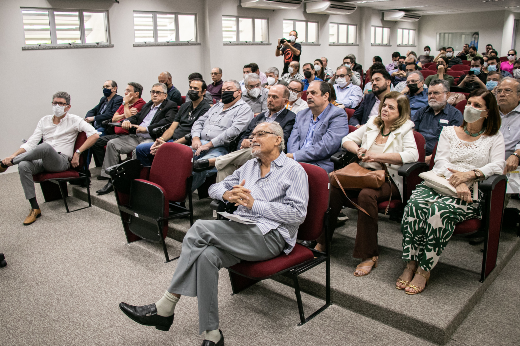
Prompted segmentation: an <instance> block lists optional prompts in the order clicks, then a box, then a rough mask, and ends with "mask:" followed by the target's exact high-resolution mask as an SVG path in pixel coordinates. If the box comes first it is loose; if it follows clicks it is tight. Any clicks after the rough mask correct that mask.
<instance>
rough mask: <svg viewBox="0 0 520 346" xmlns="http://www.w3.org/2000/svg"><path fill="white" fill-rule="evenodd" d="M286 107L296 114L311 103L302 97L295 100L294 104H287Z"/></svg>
mask: <svg viewBox="0 0 520 346" xmlns="http://www.w3.org/2000/svg"><path fill="white" fill-rule="evenodd" d="M285 108H287V109H288V110H290V111H291V112H293V113H294V114H298V112H299V111H301V110H304V109H306V108H309V105H308V104H307V102H305V101H303V100H302V99H301V97H300V98H298V99H297V100H296V101H294V103H293V105H292V106H291V105H290V104H289V103H287V104H286V105H285Z"/></svg>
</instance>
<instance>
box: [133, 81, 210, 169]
mask: <svg viewBox="0 0 520 346" xmlns="http://www.w3.org/2000/svg"><path fill="white" fill-rule="evenodd" d="M206 89H207V86H206V82H204V80H202V79H200V78H195V79H192V80H191V81H190V90H189V91H188V97H189V98H190V100H191V101H192V102H185V103H184V104H183V105H182V106H181V108H180V109H179V112H178V113H177V116H176V117H175V119H174V120H173V122H172V124H171V126H170V127H169V128H168V130H166V132H164V133H163V135H162V136H161V137H159V138H157V139H156V140H155V142H153V143H142V144H139V145H138V146H137V148H136V157H137V159H138V160H139V161H141V164H142V165H143V166H151V165H152V161H153V157H154V155H155V153H156V152H157V149H159V147H160V146H161V145H163V144H164V143H166V142H175V143H181V144H185V143H186V140H185V139H184V136H186V135H187V134H188V133H190V132H191V127H192V125H193V123H194V122H195V121H197V119H198V118H199V117H200V116H201V115H204V114H206V112H207V111H208V109H210V107H211V106H210V104H209V103H208V102H207V101H206V100H205V99H204V95H205V94H206Z"/></svg>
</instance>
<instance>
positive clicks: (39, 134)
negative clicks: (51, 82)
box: [0, 91, 99, 226]
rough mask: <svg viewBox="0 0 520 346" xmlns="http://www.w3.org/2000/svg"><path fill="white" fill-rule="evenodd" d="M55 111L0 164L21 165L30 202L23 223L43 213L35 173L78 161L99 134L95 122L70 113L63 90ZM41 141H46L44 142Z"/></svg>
mask: <svg viewBox="0 0 520 346" xmlns="http://www.w3.org/2000/svg"><path fill="white" fill-rule="evenodd" d="M52 110H53V115H46V116H44V117H43V118H41V119H40V121H39V122H38V125H37V126H36V129H35V130H34V133H33V134H32V136H31V137H30V138H29V139H28V140H27V142H26V143H24V144H22V146H21V147H20V149H18V150H17V151H15V152H14V154H13V155H11V156H9V157H6V158H5V159H3V160H2V162H1V164H0V173H2V172H5V170H6V169H7V168H8V167H9V166H12V165H18V173H19V174H20V181H21V182H22V187H23V190H24V193H25V198H27V199H28V200H29V202H30V203H31V212H30V213H29V216H27V218H25V220H24V222H23V224H24V225H26V226H27V225H30V224H31V223H33V222H34V221H36V218H38V217H40V216H41V211H40V207H39V206H38V202H37V201H36V192H35V189H34V181H33V175H35V174H38V173H41V172H43V171H47V172H63V171H66V170H67V169H69V167H70V166H72V167H77V166H78V165H79V157H80V155H81V153H82V152H84V151H85V150H87V149H88V148H90V147H91V146H92V145H94V143H96V141H97V139H98V138H99V135H98V133H97V131H96V130H95V129H94V127H93V126H92V125H90V124H89V123H88V122H86V121H84V120H83V119H82V118H80V117H79V116H77V115H73V114H68V111H69V110H70V95H69V94H68V93H66V92H64V91H60V92H57V93H56V94H54V95H53V96H52ZM80 132H85V133H86V134H87V137H88V138H87V140H86V141H85V143H83V145H82V146H81V147H80V148H79V149H78V150H76V152H74V145H75V143H76V138H77V137H78V133H80ZM40 141H43V142H42V143H41V144H39V143H40Z"/></svg>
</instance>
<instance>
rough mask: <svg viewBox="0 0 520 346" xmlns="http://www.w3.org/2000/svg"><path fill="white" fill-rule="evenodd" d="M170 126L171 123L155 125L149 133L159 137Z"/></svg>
mask: <svg viewBox="0 0 520 346" xmlns="http://www.w3.org/2000/svg"><path fill="white" fill-rule="evenodd" d="M170 126H171V124H166V125H163V126H159V127H156V128H154V129H153V130H152V133H151V134H152V135H153V137H155V138H158V137H161V136H162V135H163V134H164V133H165V132H166V130H168V128H170Z"/></svg>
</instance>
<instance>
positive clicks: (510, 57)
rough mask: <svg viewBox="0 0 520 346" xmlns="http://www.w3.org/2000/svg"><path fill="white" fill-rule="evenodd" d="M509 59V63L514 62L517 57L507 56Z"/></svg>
mask: <svg viewBox="0 0 520 346" xmlns="http://www.w3.org/2000/svg"><path fill="white" fill-rule="evenodd" d="M507 59H508V60H509V61H514V60H515V56H514V55H508V56H507Z"/></svg>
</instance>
